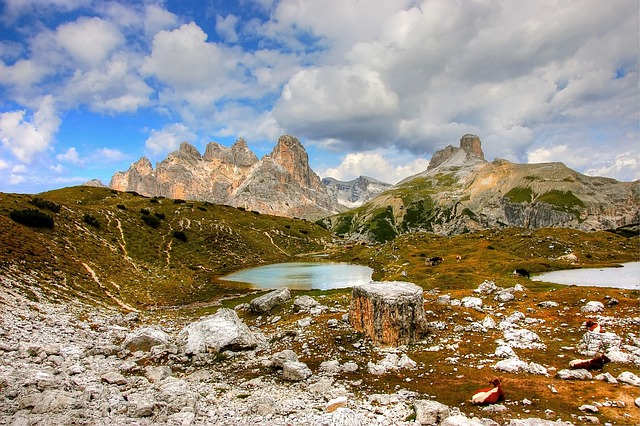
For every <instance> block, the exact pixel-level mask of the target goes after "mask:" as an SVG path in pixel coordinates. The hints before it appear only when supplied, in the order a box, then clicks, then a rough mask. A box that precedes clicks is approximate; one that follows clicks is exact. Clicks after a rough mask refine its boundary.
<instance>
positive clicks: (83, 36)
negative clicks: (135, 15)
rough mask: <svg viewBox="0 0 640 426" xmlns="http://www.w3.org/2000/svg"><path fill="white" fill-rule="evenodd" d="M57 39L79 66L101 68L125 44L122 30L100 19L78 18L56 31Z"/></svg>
mask: <svg viewBox="0 0 640 426" xmlns="http://www.w3.org/2000/svg"><path fill="white" fill-rule="evenodd" d="M56 33H57V34H56V39H57V41H58V43H59V44H60V46H62V47H63V48H64V49H66V50H67V51H68V52H69V53H70V54H71V56H72V58H73V59H75V60H76V61H77V62H78V63H79V64H83V65H85V66H91V67H97V66H100V65H101V64H102V63H103V62H104V61H105V60H106V59H107V58H108V55H109V53H110V52H112V51H113V50H114V49H115V48H116V47H118V46H119V45H121V44H122V43H123V42H124V37H123V35H122V34H121V33H120V30H118V28H117V27H116V26H115V25H113V24H112V23H111V22H109V21H105V20H104V19H100V18H95V17H94V18H86V17H81V18H78V20H77V21H74V22H71V23H68V24H63V25H61V26H60V27H58V29H57V31H56Z"/></svg>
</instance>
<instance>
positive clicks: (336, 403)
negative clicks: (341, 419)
mask: <svg viewBox="0 0 640 426" xmlns="http://www.w3.org/2000/svg"><path fill="white" fill-rule="evenodd" d="M346 406H347V397H346V396H339V397H337V398H333V399H331V400H329V402H327V405H326V406H325V409H324V410H325V411H326V412H327V413H333V412H334V411H336V410H337V409H338V408H344V407H346Z"/></svg>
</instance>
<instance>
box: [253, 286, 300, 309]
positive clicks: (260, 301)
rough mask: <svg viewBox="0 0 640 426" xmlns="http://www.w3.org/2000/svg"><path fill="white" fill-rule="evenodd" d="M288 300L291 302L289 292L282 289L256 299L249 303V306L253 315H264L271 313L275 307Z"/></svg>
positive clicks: (285, 288)
mask: <svg viewBox="0 0 640 426" xmlns="http://www.w3.org/2000/svg"><path fill="white" fill-rule="evenodd" d="M289 300H291V290H289V289H288V288H287V287H284V288H280V289H277V290H273V291H271V292H269V293H267V294H263V295H262V296H259V297H256V298H255V299H253V300H252V301H251V302H249V306H250V307H251V310H252V311H253V312H255V313H257V314H265V313H269V312H271V310H272V309H273V308H275V307H276V306H280V305H282V304H284V303H286V302H288V301H289Z"/></svg>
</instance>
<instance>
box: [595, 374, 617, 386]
mask: <svg viewBox="0 0 640 426" xmlns="http://www.w3.org/2000/svg"><path fill="white" fill-rule="evenodd" d="M594 379H596V380H602V381H604V382H607V383H611V384H612V385H615V384H617V383H618V380H616V378H615V377H613V376H612V375H611V373H603V374H598V375H597V376H596V377H594Z"/></svg>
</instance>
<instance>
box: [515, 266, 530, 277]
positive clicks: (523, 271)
mask: <svg viewBox="0 0 640 426" xmlns="http://www.w3.org/2000/svg"><path fill="white" fill-rule="evenodd" d="M513 275H517V276H519V277H527V278H531V274H530V273H529V271H527V270H526V269H522V268H517V269H516V270H515V271H513Z"/></svg>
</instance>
